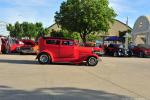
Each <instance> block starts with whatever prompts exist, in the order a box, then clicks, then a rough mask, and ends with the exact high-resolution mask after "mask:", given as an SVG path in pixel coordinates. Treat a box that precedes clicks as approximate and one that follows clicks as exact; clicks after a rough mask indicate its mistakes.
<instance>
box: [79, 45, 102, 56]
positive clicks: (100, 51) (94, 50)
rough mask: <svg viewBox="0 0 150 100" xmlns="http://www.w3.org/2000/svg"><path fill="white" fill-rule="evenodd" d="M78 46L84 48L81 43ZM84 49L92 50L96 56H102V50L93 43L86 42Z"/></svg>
mask: <svg viewBox="0 0 150 100" xmlns="http://www.w3.org/2000/svg"><path fill="white" fill-rule="evenodd" d="M80 46H84V45H83V43H81V44H80ZM84 47H89V48H93V52H94V53H95V54H97V55H98V56H103V55H104V49H103V47H102V46H96V45H95V42H87V43H86V44H85V46H84Z"/></svg>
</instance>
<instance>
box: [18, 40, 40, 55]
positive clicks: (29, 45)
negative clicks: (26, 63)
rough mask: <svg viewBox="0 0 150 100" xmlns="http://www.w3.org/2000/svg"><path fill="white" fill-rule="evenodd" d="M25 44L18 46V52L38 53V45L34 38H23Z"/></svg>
mask: <svg viewBox="0 0 150 100" xmlns="http://www.w3.org/2000/svg"><path fill="white" fill-rule="evenodd" d="M21 41H22V42H23V44H24V45H21V46H18V47H17V52H18V53H20V54H36V53H37V52H38V45H37V44H36V43H35V42H34V41H33V40H21Z"/></svg>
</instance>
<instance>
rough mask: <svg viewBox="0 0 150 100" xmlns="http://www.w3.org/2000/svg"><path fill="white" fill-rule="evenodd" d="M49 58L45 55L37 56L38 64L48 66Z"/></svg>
mask: <svg viewBox="0 0 150 100" xmlns="http://www.w3.org/2000/svg"><path fill="white" fill-rule="evenodd" d="M50 59H51V58H50V56H49V55H48V54H46V53H42V54H40V55H39V56H38V61H39V63H40V64H49V63H50Z"/></svg>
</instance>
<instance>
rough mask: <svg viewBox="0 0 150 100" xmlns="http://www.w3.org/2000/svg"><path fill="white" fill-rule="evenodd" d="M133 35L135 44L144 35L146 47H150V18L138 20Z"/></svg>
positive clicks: (142, 17)
mask: <svg viewBox="0 0 150 100" xmlns="http://www.w3.org/2000/svg"><path fill="white" fill-rule="evenodd" d="M131 34H132V40H133V43H134V44H135V40H136V38H137V36H138V35H144V36H145V45H150V16H140V17H139V18H138V19H137V20H136V22H135V24H134V27H133V30H132V32H131Z"/></svg>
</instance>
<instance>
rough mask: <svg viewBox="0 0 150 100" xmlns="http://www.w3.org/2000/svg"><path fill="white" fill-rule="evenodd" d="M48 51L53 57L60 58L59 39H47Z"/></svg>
mask: <svg viewBox="0 0 150 100" xmlns="http://www.w3.org/2000/svg"><path fill="white" fill-rule="evenodd" d="M46 50H48V51H50V52H51V53H52V56H53V57H55V58H58V57H59V56H60V52H59V50H60V40H57V39H47V40H46Z"/></svg>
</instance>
